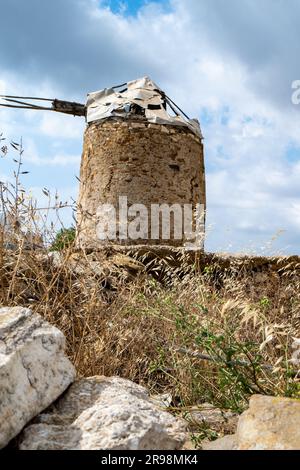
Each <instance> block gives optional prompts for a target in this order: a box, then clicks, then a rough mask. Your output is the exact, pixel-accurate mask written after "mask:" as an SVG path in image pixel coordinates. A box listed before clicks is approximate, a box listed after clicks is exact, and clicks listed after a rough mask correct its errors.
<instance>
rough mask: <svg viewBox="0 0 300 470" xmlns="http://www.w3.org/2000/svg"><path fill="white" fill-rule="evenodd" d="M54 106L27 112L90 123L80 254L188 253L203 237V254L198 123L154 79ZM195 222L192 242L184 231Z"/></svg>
mask: <svg viewBox="0 0 300 470" xmlns="http://www.w3.org/2000/svg"><path fill="white" fill-rule="evenodd" d="M5 98H6V100H10V101H13V104H11V103H10V104H6V106H10V107H20V105H22V107H24V102H20V101H17V100H16V98H20V97H5ZM49 101H52V107H51V108H46V107H42V106H37V105H32V104H28V103H25V107H29V108H30V109H50V110H52V111H57V112H63V113H67V114H73V115H80V116H86V121H87V127H86V130H85V134H84V143H83V153H82V160H81V170H80V191H79V199H78V210H77V240H76V241H77V246H79V247H81V248H83V249H89V250H94V249H99V248H101V247H103V246H107V245H109V244H112V245H125V246H127V247H131V246H132V245H134V246H141V245H146V246H152V247H154V246H167V247H182V246H185V245H186V242H187V240H189V239H191V238H192V237H194V236H195V235H196V238H197V243H196V248H197V249H200V250H201V249H203V246H204V241H203V240H204V218H205V215H204V214H205V212H204V211H205V204H206V199H205V170H204V156H203V144H202V134H201V130H200V125H199V122H198V121H197V120H195V119H189V118H188V117H187V116H186V115H185V114H184V113H183V111H182V110H181V109H180V108H178V107H177V106H176V104H175V103H174V102H173V101H172V100H171V99H170V98H169V97H168V96H167V95H166V94H165V93H164V92H163V91H162V90H161V89H160V88H159V87H158V86H157V85H156V84H155V83H154V82H153V81H152V80H151V79H150V78H149V77H144V78H142V79H139V80H134V81H131V82H128V83H125V84H123V85H120V86H118V87H113V88H105V89H104V90H101V91H99V92H95V93H90V94H89V95H88V99H87V103H86V106H85V105H82V104H79V103H69V102H65V101H60V100H49ZM199 207H200V208H201V213H199V211H198V210H196V209H197V208H199ZM185 209H186V210H187V209H189V211H190V212H189V215H188V217H186V214H185ZM190 209H192V210H190ZM199 218H200V219H201V220H199ZM187 220H188V221H189V225H190V228H189V229H188V232H189V233H190V232H191V231H192V232H193V235H192V237H189V236H187V232H186V230H184V229H185V228H186V226H187V225H188V224H187ZM198 222H199V223H198ZM194 246H195V245H194Z"/></svg>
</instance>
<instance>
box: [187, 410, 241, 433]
mask: <svg viewBox="0 0 300 470" xmlns="http://www.w3.org/2000/svg"><path fill="white" fill-rule="evenodd" d="M184 418H185V419H186V420H187V421H188V423H189V430H191V431H197V429H198V428H199V426H201V425H203V424H204V425H206V426H207V427H208V428H209V429H211V430H213V431H215V432H218V433H222V434H231V433H234V432H235V430H236V426H237V422H238V414H237V413H233V412H232V411H230V410H222V409H220V408H216V407H215V406H214V405H212V404H211V403H201V404H199V405H198V406H195V407H192V408H190V409H189V410H188V411H187V412H185V414H184Z"/></svg>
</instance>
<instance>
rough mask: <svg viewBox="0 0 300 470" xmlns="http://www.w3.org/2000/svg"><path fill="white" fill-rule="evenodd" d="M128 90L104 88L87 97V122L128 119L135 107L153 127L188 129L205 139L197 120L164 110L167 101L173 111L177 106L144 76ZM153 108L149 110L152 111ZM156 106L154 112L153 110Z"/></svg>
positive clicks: (128, 86) (126, 88)
mask: <svg viewBox="0 0 300 470" xmlns="http://www.w3.org/2000/svg"><path fill="white" fill-rule="evenodd" d="M124 87H125V89H123V90H121V91H117V90H116V89H115V88H104V90H101V91H96V92H94V93H89V94H88V99H87V122H88V123H91V122H94V121H98V120H100V119H106V118H109V117H126V116H127V115H128V113H129V112H130V109H131V105H132V104H136V105H138V106H140V107H141V108H143V109H144V110H145V117H146V119H147V120H148V121H149V122H152V123H154V124H169V125H173V126H174V125H176V126H185V127H188V128H189V129H191V131H193V132H194V133H195V134H196V135H198V136H200V137H202V134H201V129H200V124H199V121H198V120H197V119H188V118H185V117H184V116H183V115H181V113H180V112H179V111H177V110H176V112H178V114H177V115H175V116H171V115H170V114H169V113H168V112H167V110H166V109H165V104H166V102H167V103H168V104H169V105H170V106H171V107H172V108H173V110H174V109H176V105H174V103H173V102H172V101H171V100H170V99H169V98H168V97H165V94H164V92H163V91H162V90H161V89H160V88H159V87H158V86H157V85H156V84H155V83H154V82H153V81H152V80H151V79H150V78H149V77H144V78H140V79H138V80H134V81H131V82H128V83H127V84H126V85H124ZM149 107H150V109H149ZM153 107H154V109H153Z"/></svg>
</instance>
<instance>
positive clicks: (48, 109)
mask: <svg viewBox="0 0 300 470" xmlns="http://www.w3.org/2000/svg"><path fill="white" fill-rule="evenodd" d="M0 106H2V107H4V108H17V109H36V110H46V111H56V110H55V109H53V108H43V107H42V106H41V107H34V108H32V107H31V106H14V105H13V104H2V103H0Z"/></svg>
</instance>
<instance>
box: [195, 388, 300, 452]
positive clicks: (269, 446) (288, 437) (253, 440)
mask: <svg viewBox="0 0 300 470" xmlns="http://www.w3.org/2000/svg"><path fill="white" fill-rule="evenodd" d="M202 448H203V450H299V449H300V400H296V399H291V398H283V397H269V396H264V395H254V396H253V397H251V399H250V404H249V409H248V410H247V411H245V412H244V413H243V414H242V415H241V416H240V418H239V421H238V426H237V431H236V434H233V435H228V436H225V437H223V438H221V439H217V440H216V441H213V442H209V443H208V442H205V443H203V444H202Z"/></svg>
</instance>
